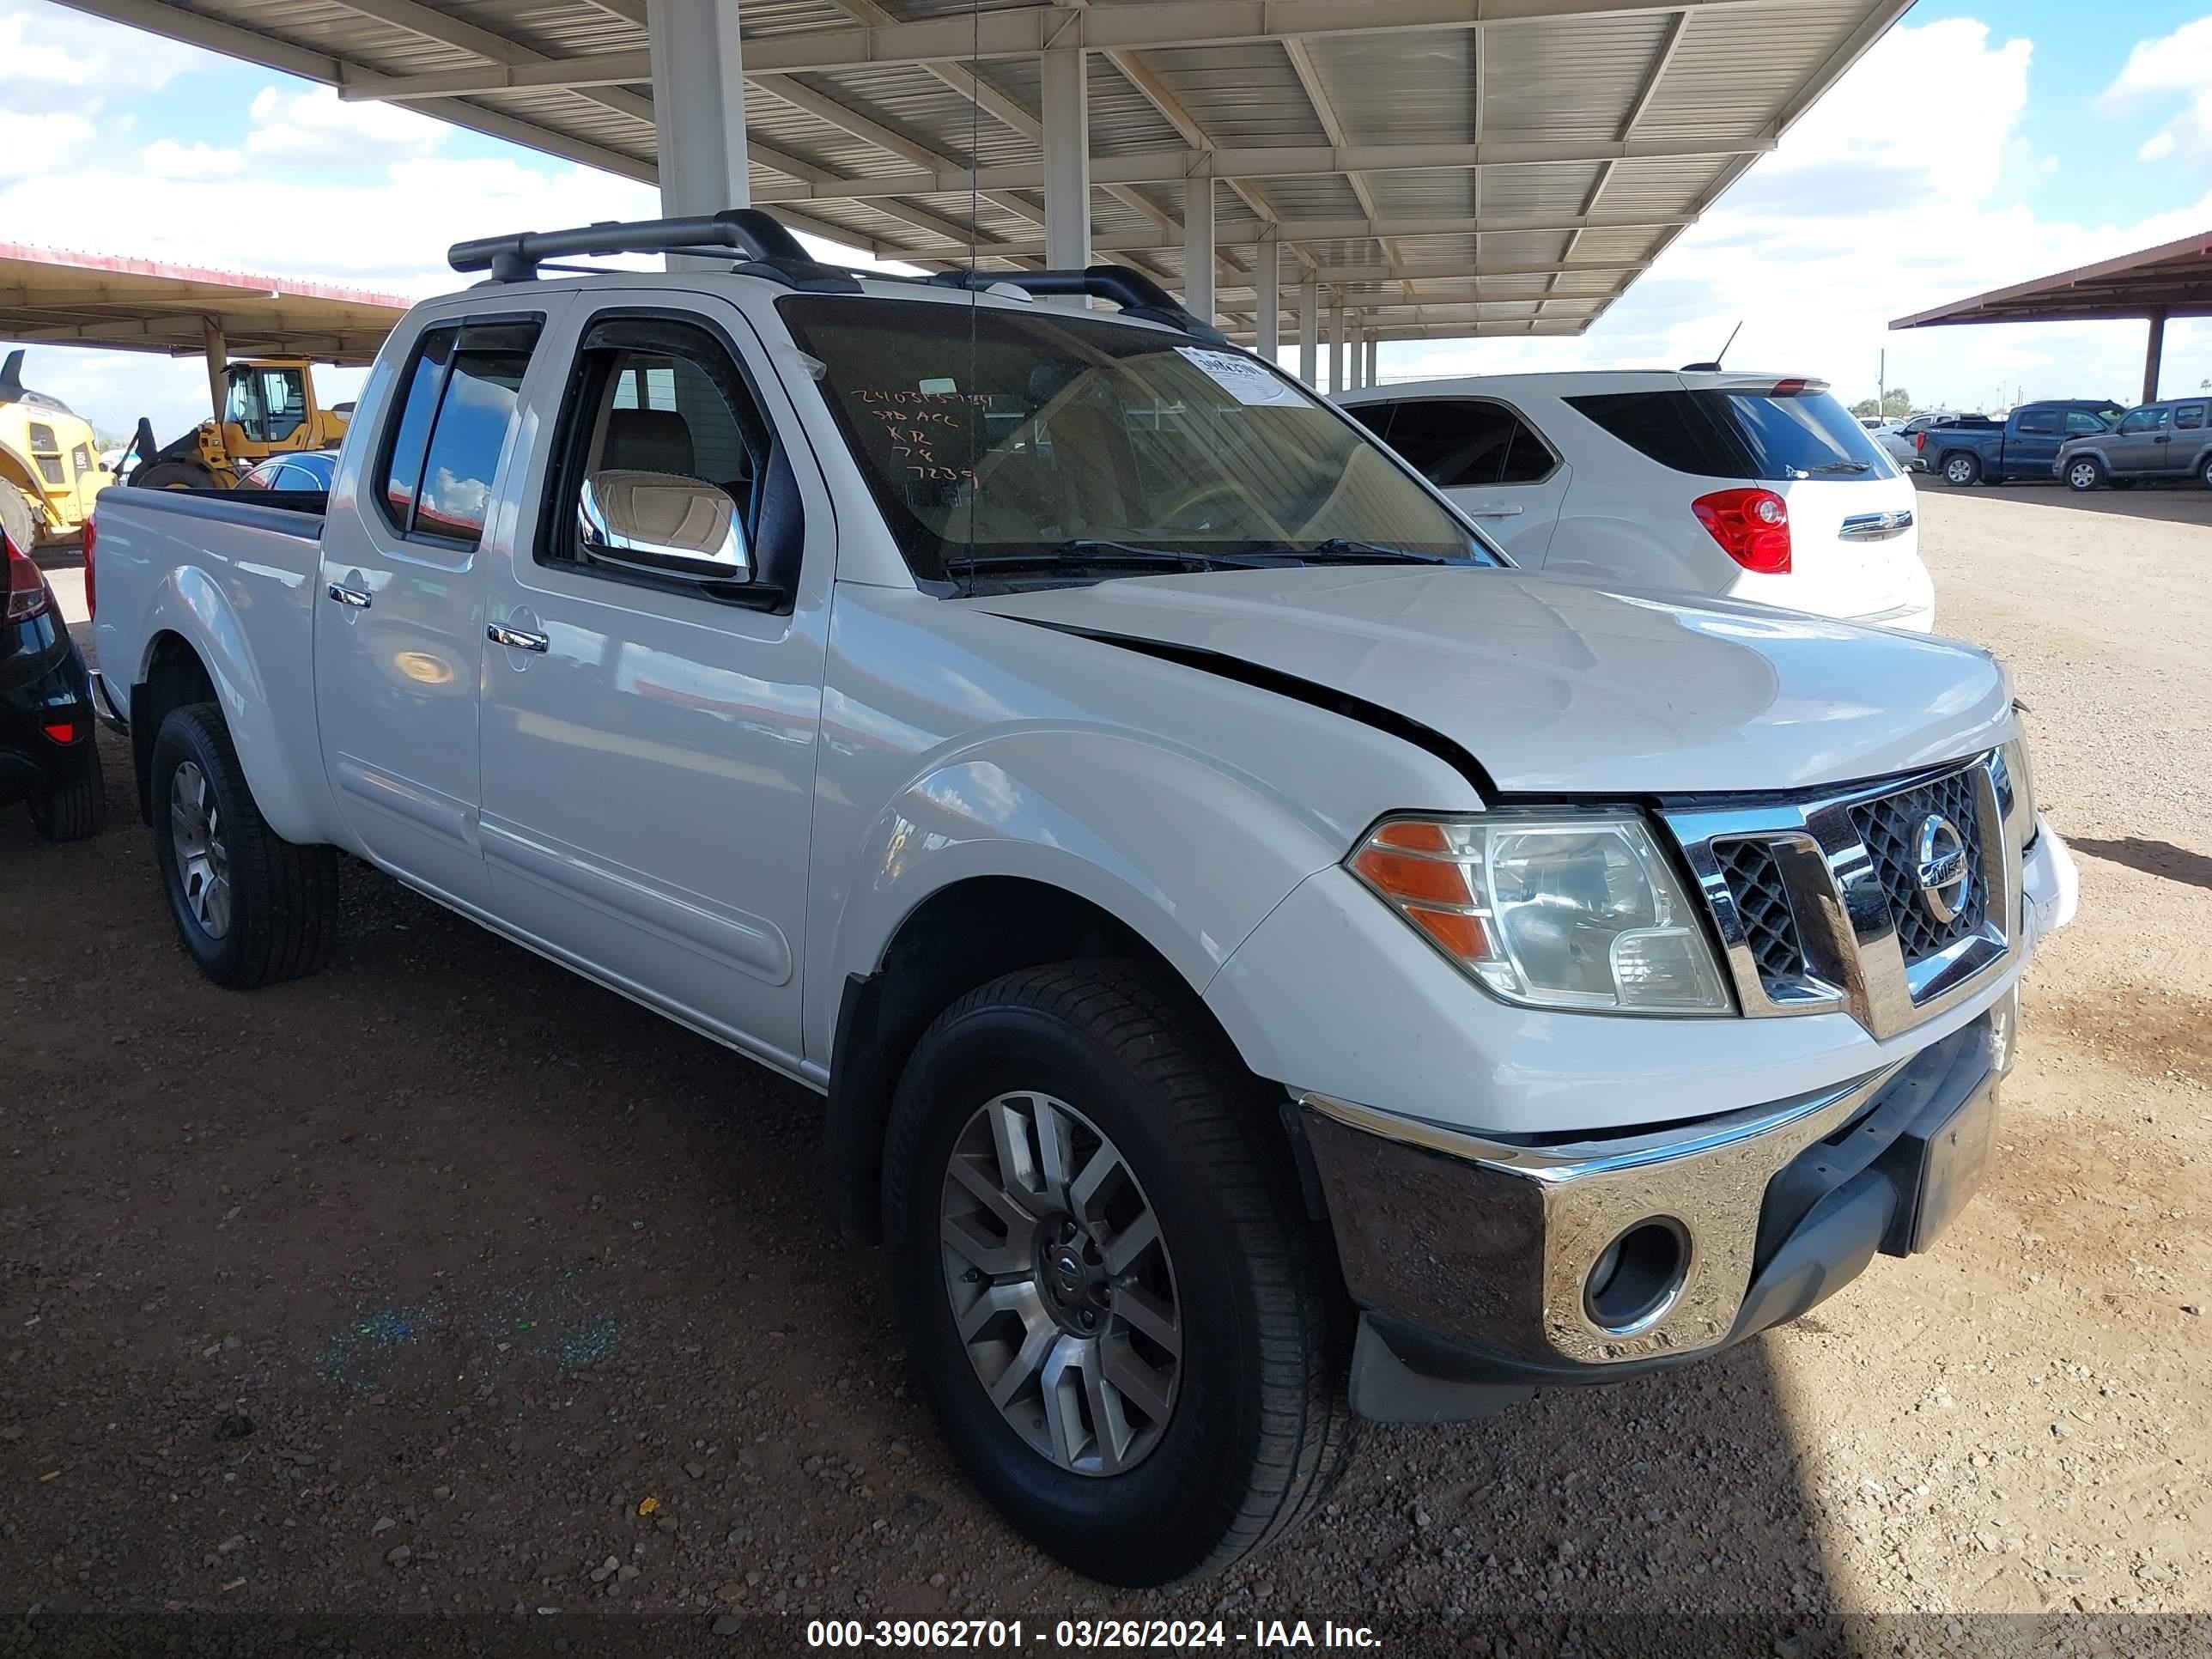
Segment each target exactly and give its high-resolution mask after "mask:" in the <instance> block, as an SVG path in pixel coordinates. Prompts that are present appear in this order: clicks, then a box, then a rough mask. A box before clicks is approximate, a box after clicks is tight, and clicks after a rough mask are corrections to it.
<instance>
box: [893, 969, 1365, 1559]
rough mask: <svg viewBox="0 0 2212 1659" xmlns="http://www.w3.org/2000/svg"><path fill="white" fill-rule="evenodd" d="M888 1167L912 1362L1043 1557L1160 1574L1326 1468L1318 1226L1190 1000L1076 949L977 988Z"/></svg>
mask: <svg viewBox="0 0 2212 1659" xmlns="http://www.w3.org/2000/svg"><path fill="white" fill-rule="evenodd" d="M884 1243H885V1246H886V1249H887V1252H888V1255H889V1256H890V1263H891V1274H892V1279H893V1288H894V1290H895V1291H896V1303H897V1307H898V1310H899V1316H900V1321H901V1323H902V1327H903V1328H904V1333H905V1336H906V1341H907V1346H908V1352H910V1353H911V1354H912V1355H913V1357H914V1359H915V1364H916V1365H917V1367H918V1369H919V1370H920V1371H921V1375H922V1377H923V1379H924V1381H925V1383H926V1384H927V1389H928V1390H929V1393H930V1395H931V1398H932V1401H933V1405H934V1407H935V1408H936V1412H937V1415H938V1420H939V1425H940V1426H941V1427H942V1429H943V1431H944V1434H945V1439H946V1441H947V1442H948V1443H949V1444H950V1445H951V1449H952V1451H953V1455H955V1456H956V1457H957V1459H958V1460H959V1462H960V1463H961V1466H962V1467H963V1468H964V1469H965V1470H966V1471H967V1473H968V1475H969V1479H971V1480H974V1481H975V1484H976V1486H978V1487H980V1488H981V1490H982V1492H983V1493H984V1495H985V1496H986V1497H987V1498H989V1499H990V1500H991V1502H992V1503H993V1504H994V1505H996V1506H997V1508H998V1509H999V1510H1000V1513H1001V1514H1002V1515H1004V1516H1006V1518H1007V1519H1008V1520H1009V1521H1010V1522H1012V1524H1013V1525H1014V1527H1015V1528H1017V1529H1018V1531H1020V1532H1021V1533H1022V1534H1024V1536H1026V1537H1027V1538H1029V1539H1030V1541H1032V1542H1034V1543H1036V1545H1037V1546H1038V1547H1041V1548H1042V1549H1044V1550H1045V1551H1047V1552H1048V1553H1051V1554H1053V1555H1054V1556H1057V1557H1058V1558H1059V1559H1060V1560H1062V1561H1065V1562H1066V1563H1067V1565H1070V1566H1072V1567H1073V1568H1075V1569H1076V1570H1077V1571H1080V1572H1083V1573H1085V1574H1087V1575H1089V1576H1090V1577H1094V1578H1098V1579H1102V1580H1104V1581H1105V1582H1107V1583H1114V1584H1123V1585H1130V1586H1149V1585H1156V1584H1164V1583H1170V1582H1171V1581H1173V1580H1176V1579H1179V1578H1185V1577H1192V1576H1194V1575H1198V1574H1202V1573H1206V1572H1209V1571H1214V1570H1217V1569H1218V1568H1220V1567H1223V1566H1225V1565H1228V1564H1229V1563H1230V1562H1231V1561H1234V1560H1236V1559H1238V1558H1239V1557H1241V1556H1243V1555H1245V1554H1248V1553H1250V1552H1251V1551H1253V1550H1255V1549H1257V1548H1259V1547H1262V1546H1264V1545H1266V1544H1268V1543H1271V1542H1273V1541H1274V1540H1275V1539H1277V1538H1279V1537H1280V1536H1281V1535H1282V1534H1284V1533H1285V1532H1287V1531H1288V1530H1290V1528H1291V1527H1292V1526H1293V1525H1295V1524H1296V1522H1297V1521H1298V1520H1300V1519H1301V1518H1303V1516H1304V1515H1305V1514H1306V1513H1307V1512H1308V1511H1309V1510H1310V1509H1311V1508H1312V1507H1313V1505H1314V1504H1316V1503H1317V1502H1318V1501H1319V1500H1320V1498H1321V1497H1322V1493H1323V1492H1326V1491H1327V1489H1328V1486H1330V1485H1331V1484H1332V1483H1333V1481H1334V1477H1335V1475H1336V1474H1338V1473H1339V1472H1340V1469H1341V1468H1342V1465H1343V1462H1344V1458H1345V1455H1346V1451H1347V1450H1348V1448H1349V1445H1350V1436H1351V1426H1352V1425H1351V1419H1350V1414H1349V1411H1348V1409H1347V1407H1346V1403H1345V1401H1344V1397H1343V1390H1342V1387H1341V1383H1340V1367H1339V1364H1338V1363H1337V1362H1338V1358H1339V1347H1340V1342H1339V1339H1340V1336H1341V1334H1342V1332H1343V1322H1341V1321H1340V1320H1339V1319H1338V1318H1337V1317H1336V1313H1337V1308H1336V1304H1335V1302H1334V1299H1333V1297H1334V1294H1335V1293H1334V1290H1333V1285H1332V1280H1331V1278H1330V1276H1329V1274H1328V1272H1327V1271H1326V1267H1325V1263H1324V1260H1323V1256H1322V1247H1321V1241H1320V1240H1319V1238H1318V1237H1317V1236H1316V1230H1315V1229H1314V1227H1313V1226H1312V1225H1310V1223H1309V1222H1308V1221H1307V1219H1306V1218H1305V1213H1304V1203H1303V1200H1302V1198H1301V1196H1300V1188H1299V1186H1298V1183H1297V1176H1296V1173H1295V1171H1294V1170H1293V1168H1292V1167H1291V1161H1290V1155H1289V1149H1288V1147H1287V1146H1286V1145H1285V1142H1284V1139H1283V1133H1282V1130H1281V1128H1280V1126H1279V1122H1278V1121H1277V1118H1276V1108H1275V1102H1274V1100H1273V1096H1272V1094H1271V1092H1270V1091H1267V1089H1266V1088H1265V1086H1264V1085H1261V1084H1259V1083H1257V1082H1255V1080H1254V1079H1252V1078H1251V1077H1250V1076H1249V1074H1248V1073H1245V1072H1244V1071H1243V1068H1242V1067H1241V1066H1239V1065H1238V1064H1237V1060H1236V1056H1235V1055H1234V1054H1232V1053H1231V1052H1230V1051H1229V1050H1228V1048H1227V1047H1226V1045H1225V1043H1224V1042H1223V1041H1222V1039H1221V1037H1220V1036H1219V1034H1218V1032H1216V1031H1214V1030H1212V1028H1211V1027H1210V1025H1208V1024H1207V1023H1206V1021H1205V1020H1204V1018H1203V1017H1202V1015H1200V1013H1199V1012H1197V1011H1195V1010H1194V1009H1192V1008H1191V1007H1190V1006H1189V1005H1188V1003H1187V1002H1186V1001H1185V1000H1183V998H1182V995H1181V994H1180V987H1176V988H1174V989H1170V988H1166V987H1164V986H1163V985H1162V984H1161V982H1160V981H1159V980H1158V979H1157V978H1156V977H1155V976H1153V975H1152V974H1150V973H1149V972H1147V971H1146V969H1143V968H1141V967H1139V966H1137V965H1134V964H1127V963H1079V964H1078V963H1064V964H1060V965H1056V966H1051V967H1044V968H1036V969H1024V971H1022V972H1019V973H1016V974H1011V975H1007V976H1006V977H1005V978H1003V979H1000V980H998V981H994V983H992V984H989V985H987V986H984V987H981V989H979V990H976V991H974V992H971V993H970V994H968V995H967V996H965V997H963V998H962V999H961V1000H959V1001H958V1002H957V1003H955V1004H954V1005H953V1006H951V1007H950V1008H948V1009H947V1010H946V1011H945V1012H944V1013H943V1014H942V1015H940V1016H939V1018H938V1019H937V1021H936V1022H935V1023H934V1024H933V1025H931V1027H930V1028H929V1030H927V1032H926V1033H924V1035H923V1036H922V1038H921V1042H920V1043H919V1045H918V1046H917V1047H916V1048H915V1053H914V1056H913V1058H912V1060H910V1061H909V1062H908V1066H907V1068H906V1071H905V1073H904V1075H903V1076H902V1078H901V1079H900V1083H899V1087H898V1091H897V1096H896V1101H895V1103H894V1104H893V1108H892V1112H891V1121H890V1128H889V1133H888V1139H887V1141H886V1146H885V1151H884Z"/></svg>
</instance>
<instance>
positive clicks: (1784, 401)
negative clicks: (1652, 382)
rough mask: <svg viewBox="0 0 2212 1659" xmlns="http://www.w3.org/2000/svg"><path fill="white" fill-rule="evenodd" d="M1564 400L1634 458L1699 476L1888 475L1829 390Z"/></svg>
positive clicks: (1671, 391)
mask: <svg viewBox="0 0 2212 1659" xmlns="http://www.w3.org/2000/svg"><path fill="white" fill-rule="evenodd" d="M1566 402H1567V404H1568V405H1569V406H1570V407H1571V408H1572V409H1574V410H1576V411H1577V413H1580V414H1582V415H1585V416H1588V417H1589V419H1591V420H1592V421H1595V422H1596V423H1597V424H1598V425H1599V426H1601V427H1602V428H1604V429H1605V430H1606V431H1607V432H1608V433H1609V434H1611V435H1613V437H1616V438H1618V439H1620V441H1621V442H1623V443H1625V444H1626V445H1627V446H1628V447H1630V448H1632V449H1634V450H1636V451H1637V452H1638V453H1640V454H1642V455H1644V456H1645V457H1647V458H1649V459H1651V460H1655V461H1656V462H1658V463H1659V465H1662V466H1664V467H1670V468H1672V469H1673V470H1674V471H1677V472H1687V473H1691V474H1692V475H1694V476H1696V477H1701V478H1758V479H1760V480H1763V481H1778V480H1783V479H1789V478H1810V477H1883V478H1886V477H1889V476H1891V473H1892V472H1893V468H1892V467H1891V466H1890V465H1889V461H1888V459H1887V457H1886V456H1885V455H1884V454H1883V453H1882V451H1881V446H1880V445H1878V444H1876V443H1875V442H1874V441H1873V440H1872V439H1871V438H1870V437H1869V435H1868V434H1867V431H1866V428H1863V427H1862V426H1861V425H1860V424H1859V423H1858V422H1857V421H1856V420H1854V419H1852V418H1851V416H1850V414H1849V413H1848V412H1847V411H1846V410H1844V406H1843V405H1842V404H1839V403H1838V402H1837V401H1836V400H1835V399H1834V398H1832V397H1831V396H1829V395H1828V393H1826V392H1813V391H1805V392H1787V391H1780V390H1766V391H1762V390H1759V389H1758V388H1756V387H1746V388H1743V389H1741V390H1737V389H1729V390H1726V391H1721V390H1697V391H1692V390H1690V389H1688V388H1681V389H1675V388H1671V387H1670V388H1668V389H1666V390H1663V391H1657V392H1599V393H1592V394H1590V395H1588V396H1584V397H1580V398H1568V399H1567V400H1566Z"/></svg>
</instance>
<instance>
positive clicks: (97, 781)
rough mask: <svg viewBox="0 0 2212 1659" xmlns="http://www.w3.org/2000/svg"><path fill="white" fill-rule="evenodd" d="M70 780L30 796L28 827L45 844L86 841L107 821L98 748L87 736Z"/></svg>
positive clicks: (103, 783) (104, 778)
mask: <svg viewBox="0 0 2212 1659" xmlns="http://www.w3.org/2000/svg"><path fill="white" fill-rule="evenodd" d="M84 750H85V752H84V753H83V754H82V755H81V756H79V757H77V763H76V769H75V771H74V772H73V774H72V775H70V778H69V779H68V780H67V781H65V782H63V783H61V784H59V785H58V786H57V787H53V788H51V789H47V790H46V791H44V792H42V793H39V794H35V795H33V796H32V797H31V827H32V828H33V829H36V830H37V831H38V832H39V834H40V835H41V836H44V837H45V838H46V840H48V841H86V840H88V839H90V838H91V837H92V836H96V835H98V834H99V833H100V829H101V828H102V827H103V826H104V825H105V824H106V822H107V779H106V775H104V774H102V772H101V771H100V746H99V744H97V743H96V742H94V739H93V738H90V737H87V738H85V739H84Z"/></svg>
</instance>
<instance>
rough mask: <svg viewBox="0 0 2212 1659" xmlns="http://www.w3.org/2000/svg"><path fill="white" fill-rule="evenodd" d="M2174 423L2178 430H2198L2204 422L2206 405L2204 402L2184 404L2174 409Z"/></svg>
mask: <svg viewBox="0 0 2212 1659" xmlns="http://www.w3.org/2000/svg"><path fill="white" fill-rule="evenodd" d="M2173 424H2174V428H2175V429H2176V430H2177V431H2185V432H2195V431H2197V430H2198V429H2200V428H2202V427H2203V424H2204V405H2203V404H2182V405H2181V407H2180V408H2179V409H2177V410H2174V411H2173Z"/></svg>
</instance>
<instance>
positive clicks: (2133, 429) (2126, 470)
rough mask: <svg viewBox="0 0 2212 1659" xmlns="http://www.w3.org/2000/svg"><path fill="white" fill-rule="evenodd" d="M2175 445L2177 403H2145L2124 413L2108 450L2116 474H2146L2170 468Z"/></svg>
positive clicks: (2128, 476) (2145, 475) (2153, 474)
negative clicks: (2168, 457)
mask: <svg viewBox="0 0 2212 1659" xmlns="http://www.w3.org/2000/svg"><path fill="white" fill-rule="evenodd" d="M2172 449H2173V406H2172V404H2144V405H2143V406H2142V408H2141V409H2131V410H2129V411H2128V412H2127V413H2126V414H2125V415H2124V416H2121V417H2120V424H2119V426H2118V428H2117V429H2116V430H2115V431H2114V432H2113V434H2112V441H2111V442H2110V443H2108V444H2106V447H2105V453H2106V454H2107V455H2109V456H2111V457H2112V476H2113V477H2118V478H2142V477H2154V476H2156V475H2157V474H2159V473H2160V472H2164V471H2167V465H2166V456H2167V455H2168V454H2170V453H2172Z"/></svg>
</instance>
